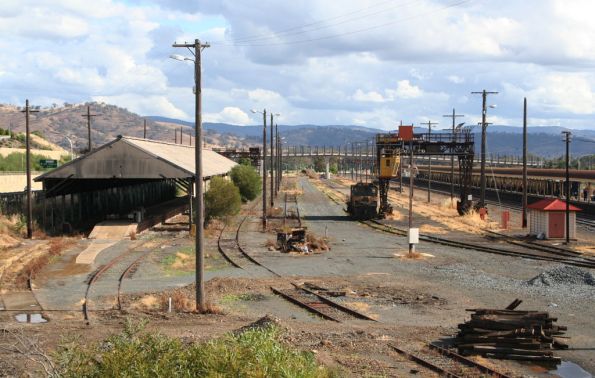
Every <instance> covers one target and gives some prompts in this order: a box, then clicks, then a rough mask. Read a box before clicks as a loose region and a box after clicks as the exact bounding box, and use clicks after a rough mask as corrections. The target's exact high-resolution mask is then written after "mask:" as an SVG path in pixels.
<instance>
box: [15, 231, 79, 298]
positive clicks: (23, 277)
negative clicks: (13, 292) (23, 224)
mask: <svg viewBox="0 0 595 378" xmlns="http://www.w3.org/2000/svg"><path fill="white" fill-rule="evenodd" d="M74 243H75V240H74V239H73V238H61V237H57V238H52V239H51V240H50V242H49V243H48V247H47V251H46V252H45V253H42V254H41V255H39V256H37V257H35V258H33V259H31V260H30V261H28V262H27V263H25V264H24V265H23V267H22V269H21V270H20V271H19V272H18V273H17V275H16V279H15V283H16V284H17V286H19V287H23V286H25V285H26V284H27V282H28V280H29V278H35V276H36V275H37V274H38V273H39V272H40V271H41V270H42V269H43V268H44V267H45V266H46V265H48V264H49V262H50V261H51V259H52V257H54V256H59V255H60V254H61V253H62V252H63V251H64V250H65V249H67V248H68V247H70V246H72V245H73V244H74Z"/></svg>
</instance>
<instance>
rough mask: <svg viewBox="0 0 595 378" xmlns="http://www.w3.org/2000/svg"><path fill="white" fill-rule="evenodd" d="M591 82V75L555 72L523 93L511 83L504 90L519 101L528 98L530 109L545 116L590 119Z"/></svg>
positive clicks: (593, 107)
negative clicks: (581, 116) (566, 115)
mask: <svg viewBox="0 0 595 378" xmlns="http://www.w3.org/2000/svg"><path fill="white" fill-rule="evenodd" d="M594 81H595V80H594V79H593V77H592V76H591V75H587V74H583V73H568V72H557V73H548V74H546V75H544V76H541V77H540V79H539V81H538V82H533V83H531V84H529V85H527V87H528V88H527V89H523V88H521V87H519V86H517V85H515V84H511V83H505V84H504V87H505V88H506V90H507V91H509V92H510V93H514V94H516V95H517V96H519V97H521V96H523V97H527V98H529V101H530V102H531V104H532V105H533V106H536V107H538V109H540V110H542V111H544V112H546V113H555V114H561V113H572V114H577V115H590V114H593V113H595V92H594V90H593V84H592V83H593V82H594Z"/></svg>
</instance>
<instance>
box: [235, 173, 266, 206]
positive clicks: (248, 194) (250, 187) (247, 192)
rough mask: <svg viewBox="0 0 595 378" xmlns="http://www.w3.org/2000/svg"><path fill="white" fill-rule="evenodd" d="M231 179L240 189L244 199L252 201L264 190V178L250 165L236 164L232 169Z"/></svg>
mask: <svg viewBox="0 0 595 378" xmlns="http://www.w3.org/2000/svg"><path fill="white" fill-rule="evenodd" d="M231 180H232V181H233V183H234V184H235V185H236V186H237V187H238V188H239V189H240V195H241V196H242V201H244V202H246V201H252V200H253V199H254V198H256V197H257V196H258V195H259V194H260V192H261V190H262V179H261V178H260V176H259V175H258V172H256V170H255V169H254V168H253V167H251V166H248V165H236V166H235V167H233V169H232V170H231Z"/></svg>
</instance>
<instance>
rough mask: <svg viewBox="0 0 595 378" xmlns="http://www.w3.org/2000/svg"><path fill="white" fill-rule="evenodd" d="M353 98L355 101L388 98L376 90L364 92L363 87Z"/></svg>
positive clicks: (379, 100) (375, 100) (377, 100)
mask: <svg viewBox="0 0 595 378" xmlns="http://www.w3.org/2000/svg"><path fill="white" fill-rule="evenodd" d="M353 99H354V100H355V101H363V102H368V101H369V102H384V101H386V99H385V98H384V97H383V96H382V95H381V94H380V93H378V92H376V91H370V92H364V91H362V90H361V89H358V90H357V91H355V93H354V94H353Z"/></svg>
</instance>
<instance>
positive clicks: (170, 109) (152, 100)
mask: <svg viewBox="0 0 595 378" xmlns="http://www.w3.org/2000/svg"><path fill="white" fill-rule="evenodd" d="M91 98H92V100H93V101H97V102H105V103H108V104H117V105H118V106H120V107H123V108H126V109H128V110H130V111H132V112H134V113H138V114H140V115H147V116H148V115H159V116H163V117H168V118H178V119H189V118H190V116H189V115H188V114H187V113H185V112H184V111H183V110H181V109H179V108H177V107H176V106H175V105H174V104H172V103H171V102H170V101H169V99H168V98H167V97H165V96H142V95H136V94H130V93H129V94H121V95H116V96H92V97H91Z"/></svg>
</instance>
